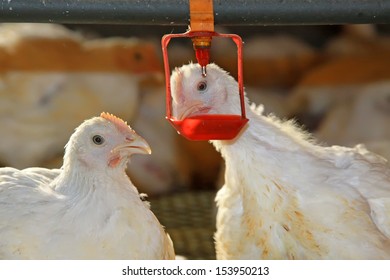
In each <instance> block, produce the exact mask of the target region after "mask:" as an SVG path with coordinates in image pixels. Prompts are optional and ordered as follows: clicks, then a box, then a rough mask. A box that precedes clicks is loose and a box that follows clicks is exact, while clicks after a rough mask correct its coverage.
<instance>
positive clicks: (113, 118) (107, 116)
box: [100, 112, 133, 132]
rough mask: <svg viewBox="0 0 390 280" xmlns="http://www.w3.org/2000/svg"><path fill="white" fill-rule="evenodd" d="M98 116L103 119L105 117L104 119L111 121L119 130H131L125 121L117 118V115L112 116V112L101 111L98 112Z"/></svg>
mask: <svg viewBox="0 0 390 280" xmlns="http://www.w3.org/2000/svg"><path fill="white" fill-rule="evenodd" d="M100 117H102V118H103V119H106V120H108V121H110V122H112V123H113V124H114V125H115V126H116V128H117V129H118V130H119V131H120V132H126V131H129V129H130V130H131V131H133V130H132V129H131V128H130V127H129V125H128V124H127V122H125V121H124V120H122V119H121V118H118V117H117V116H114V115H113V114H110V113H106V112H102V113H101V114H100Z"/></svg>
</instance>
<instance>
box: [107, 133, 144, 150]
mask: <svg viewBox="0 0 390 280" xmlns="http://www.w3.org/2000/svg"><path fill="white" fill-rule="evenodd" d="M117 151H125V152H126V153H128V154H129V155H132V154H147V155H150V154H151V153H152V150H151V149H150V146H149V144H148V142H146V140H145V139H144V138H142V137H141V136H139V135H138V134H135V133H133V134H132V135H131V137H129V136H128V137H126V143H125V144H122V145H119V146H117V147H116V148H115V149H114V150H113V152H117Z"/></svg>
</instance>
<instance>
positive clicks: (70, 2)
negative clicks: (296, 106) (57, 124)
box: [0, 0, 390, 25]
mask: <svg viewBox="0 0 390 280" xmlns="http://www.w3.org/2000/svg"><path fill="white" fill-rule="evenodd" d="M214 14H215V15H214V18H215V24H216V25H302V24H305V25H317V24H347V23H351V24H352V23H376V24H381V23H390V0H214ZM0 22H53V23H54V22H55V23H68V24H70V23H73V24H75V23H77V24H133V25H188V24H189V5H188V0H1V4H0Z"/></svg>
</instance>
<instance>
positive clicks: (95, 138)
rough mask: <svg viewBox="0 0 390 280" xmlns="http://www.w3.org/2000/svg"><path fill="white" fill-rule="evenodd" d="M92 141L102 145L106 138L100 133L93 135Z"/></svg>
mask: <svg viewBox="0 0 390 280" xmlns="http://www.w3.org/2000/svg"><path fill="white" fill-rule="evenodd" d="M92 141H93V143H95V144H96V145H101V144H103V143H104V138H103V137H102V136H100V135H95V136H93V137H92Z"/></svg>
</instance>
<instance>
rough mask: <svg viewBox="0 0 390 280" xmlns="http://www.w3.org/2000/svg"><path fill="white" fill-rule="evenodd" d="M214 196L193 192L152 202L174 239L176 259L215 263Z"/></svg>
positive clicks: (206, 192) (153, 199)
mask: <svg viewBox="0 0 390 280" xmlns="http://www.w3.org/2000/svg"><path fill="white" fill-rule="evenodd" d="M214 198H215V192H211V191H192V192H183V193H177V194H172V195H167V196H161V197H158V198H150V199H149V201H150V203H151V209H152V211H153V212H154V213H155V215H156V216H157V218H158V219H159V221H160V223H161V224H162V225H164V226H165V228H166V231H167V232H168V233H169V235H170V236H171V238H172V241H173V243H174V246H175V251H176V254H177V255H182V256H185V257H186V258H187V259H192V260H199V259H202V260H210V259H215V248H214V239H213V235H214V232H215V214H216V206H215V202H214Z"/></svg>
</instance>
